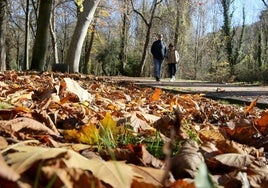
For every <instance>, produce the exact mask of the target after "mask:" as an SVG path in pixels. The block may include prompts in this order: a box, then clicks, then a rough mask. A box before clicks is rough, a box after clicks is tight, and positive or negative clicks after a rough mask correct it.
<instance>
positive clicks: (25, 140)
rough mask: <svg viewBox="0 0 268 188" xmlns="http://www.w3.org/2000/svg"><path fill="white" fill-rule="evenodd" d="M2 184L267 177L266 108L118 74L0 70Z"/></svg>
mask: <svg viewBox="0 0 268 188" xmlns="http://www.w3.org/2000/svg"><path fill="white" fill-rule="evenodd" d="M0 91H1V95H0V118H1V120H0V133H1V134H0V135H1V136H0V151H1V155H0V157H1V158H0V169H1V170H0V185H1V187H22V188H24V187H25V188H26V187H46V186H50V187H62V186H65V187H103V188H106V187H116V188H121V187H122V188H126V187H132V188H136V187H170V188H175V187H188V188H189V187H204V186H206V187H265V186H266V185H267V184H268V178H267V177H268V166H267V157H266V155H267V150H268V136H267V134H268V122H267V119H268V115H267V114H268V112H267V110H261V109H258V108H257V107H255V105H256V101H257V100H258V98H256V99H255V100H254V101H252V103H251V104H250V105H249V106H236V105H231V104H222V103H220V102H218V101H214V100H211V99H208V98H206V97H205V96H203V95H202V94H194V95H190V94H174V93H170V92H167V91H165V90H162V89H160V88H149V87H139V86H137V85H135V84H134V83H133V82H130V81H124V80H123V78H121V81H120V79H117V81H116V80H114V79H111V77H94V76H86V75H81V74H63V73H51V72H43V73H35V72H28V73H20V72H15V71H7V72H4V73H1V74H0Z"/></svg>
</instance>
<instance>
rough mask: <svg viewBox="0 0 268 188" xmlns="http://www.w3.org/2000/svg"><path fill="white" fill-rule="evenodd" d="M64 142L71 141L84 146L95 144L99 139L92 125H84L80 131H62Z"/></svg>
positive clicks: (94, 126)
mask: <svg viewBox="0 0 268 188" xmlns="http://www.w3.org/2000/svg"><path fill="white" fill-rule="evenodd" d="M63 135H64V138H65V139H66V140H73V141H77V142H81V143H86V144H96V143H97V142H98V139H99V130H98V128H97V127H96V125H94V124H90V125H84V126H82V127H81V128H80V129H71V130H64V131H63Z"/></svg>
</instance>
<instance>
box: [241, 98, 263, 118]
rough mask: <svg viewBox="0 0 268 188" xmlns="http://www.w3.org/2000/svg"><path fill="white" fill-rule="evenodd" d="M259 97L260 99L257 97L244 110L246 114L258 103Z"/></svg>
mask: <svg viewBox="0 0 268 188" xmlns="http://www.w3.org/2000/svg"><path fill="white" fill-rule="evenodd" d="M258 99H259V97H257V98H256V99H255V100H254V101H251V103H250V105H249V106H248V107H247V108H246V109H245V110H244V114H248V113H249V112H251V111H252V110H253V108H254V107H255V106H256V104H257V101H258Z"/></svg>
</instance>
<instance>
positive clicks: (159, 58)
mask: <svg viewBox="0 0 268 188" xmlns="http://www.w3.org/2000/svg"><path fill="white" fill-rule="evenodd" d="M151 53H152V55H153V58H154V76H155V80H156V81H158V82H159V81H160V74H161V65H162V63H163V60H164V58H165V54H166V53H167V48H166V45H165V43H164V42H163V35H162V34H158V35H157V40H156V41H154V42H153V44H152V46H151Z"/></svg>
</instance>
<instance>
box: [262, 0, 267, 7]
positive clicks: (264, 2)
mask: <svg viewBox="0 0 268 188" xmlns="http://www.w3.org/2000/svg"><path fill="white" fill-rule="evenodd" d="M261 1H262V2H263V4H264V5H265V6H266V7H267V8H268V1H267V0H261Z"/></svg>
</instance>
